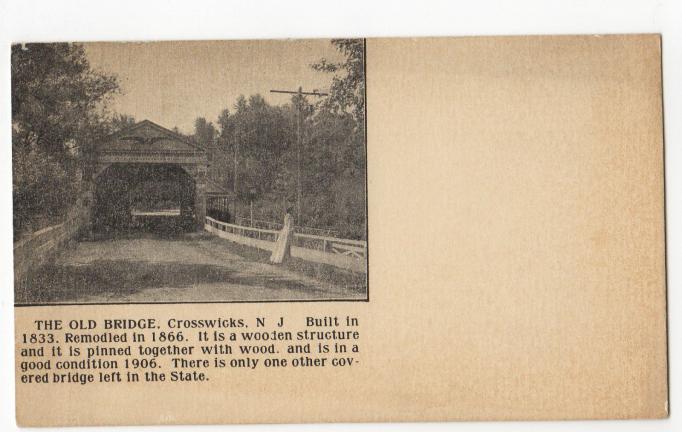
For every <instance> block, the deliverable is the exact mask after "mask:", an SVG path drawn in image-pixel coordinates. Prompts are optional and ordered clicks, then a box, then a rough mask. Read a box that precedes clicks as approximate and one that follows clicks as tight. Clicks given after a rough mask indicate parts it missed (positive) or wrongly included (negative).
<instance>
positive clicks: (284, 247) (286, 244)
mask: <svg viewBox="0 0 682 432" xmlns="http://www.w3.org/2000/svg"><path fill="white" fill-rule="evenodd" d="M293 239H294V217H293V216H292V215H291V212H290V209H287V212H286V214H285V215H284V226H283V227H282V231H280V233H279V236H277V242H275V247H274V248H273V250H272V255H270V262H271V263H273V264H281V263H282V262H284V260H286V259H287V258H288V257H289V256H290V253H291V242H292V241H293Z"/></svg>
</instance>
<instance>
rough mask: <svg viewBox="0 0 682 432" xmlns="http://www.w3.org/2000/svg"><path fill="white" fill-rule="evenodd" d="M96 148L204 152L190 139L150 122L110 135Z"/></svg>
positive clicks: (103, 149)
mask: <svg viewBox="0 0 682 432" xmlns="http://www.w3.org/2000/svg"><path fill="white" fill-rule="evenodd" d="M96 148H97V151H98V152H107V151H116V152H125V151H130V152H131V153H139V152H146V151H149V152H164V151H172V152H188V153H197V152H201V153H203V152H204V150H203V149H202V148H201V147H199V146H197V145H196V144H194V143H193V142H191V141H190V140H189V139H187V138H185V137H183V136H182V135H180V134H177V133H175V132H173V131H172V130H170V129H166V128H165V127H163V126H159V125H158V124H156V123H154V122H151V121H149V120H143V121H141V122H138V123H135V124H134V125H132V126H130V127H128V128H126V129H123V130H121V131H119V132H116V133H114V134H112V135H110V136H109V137H107V138H106V139H104V140H103V141H102V142H101V143H99V144H98V145H97V146H96Z"/></svg>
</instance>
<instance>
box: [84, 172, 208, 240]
mask: <svg viewBox="0 0 682 432" xmlns="http://www.w3.org/2000/svg"><path fill="white" fill-rule="evenodd" d="M195 189H196V185H195V182H194V180H193V179H192V177H191V176H190V175H189V174H188V173H187V172H185V171H184V170H183V169H182V167H180V166H178V165H174V164H112V165H110V166H109V167H108V168H106V169H105V170H104V171H103V172H102V173H101V174H100V175H99V176H97V179H96V180H95V197H94V198H95V199H94V203H93V215H92V227H93V231H94V232H95V233H98V234H112V233H122V232H131V231H155V232H162V233H177V232H180V231H190V230H193V229H194V228H195V226H194V225H195V224H194V221H195V218H196V216H195V213H196V209H195V197H194V194H195Z"/></svg>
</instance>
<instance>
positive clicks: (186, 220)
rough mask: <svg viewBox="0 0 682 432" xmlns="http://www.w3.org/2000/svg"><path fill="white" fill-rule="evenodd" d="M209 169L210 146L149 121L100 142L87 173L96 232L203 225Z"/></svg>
mask: <svg viewBox="0 0 682 432" xmlns="http://www.w3.org/2000/svg"><path fill="white" fill-rule="evenodd" d="M207 169H208V163H207V157H206V152H205V150H204V149H202V148H200V147H198V146H197V145H196V144H194V143H193V142H192V141H190V140H189V139H187V138H186V137H184V136H182V135H180V134H177V133H175V132H173V131H171V130H169V129H166V128H164V127H161V126H159V125H157V124H155V123H152V122H150V121H149V120H144V121H142V122H139V123H136V124H135V125H133V126H131V127H129V128H127V129H124V130H122V131H120V132H118V133H115V134H113V135H111V136H110V137H109V138H107V139H105V140H103V141H102V142H100V143H96V144H95V145H94V151H93V153H92V159H91V163H90V164H89V168H88V170H87V171H86V173H85V177H84V181H86V182H88V183H89V187H88V188H87V190H88V197H87V201H88V202H89V204H90V221H91V223H92V228H93V230H94V231H98V230H104V231H107V230H109V231H111V230H121V229H123V230H126V229H135V228H137V229H145V228H146V229H154V228H155V225H158V224H161V225H163V224H168V223H170V224H171V225H173V226H175V228H181V229H184V230H201V229H203V226H204V219H205V217H206V192H207V191H206V182H207V180H206V172H207Z"/></svg>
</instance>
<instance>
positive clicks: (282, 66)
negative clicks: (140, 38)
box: [85, 39, 341, 133]
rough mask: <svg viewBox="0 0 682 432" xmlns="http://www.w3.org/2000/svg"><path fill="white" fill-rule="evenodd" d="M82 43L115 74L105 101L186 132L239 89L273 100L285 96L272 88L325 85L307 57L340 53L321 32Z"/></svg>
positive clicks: (212, 117) (230, 101) (98, 65)
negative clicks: (114, 90)
mask: <svg viewBox="0 0 682 432" xmlns="http://www.w3.org/2000/svg"><path fill="white" fill-rule="evenodd" d="M85 49H86V53H87V56H88V60H89V61H90V65H91V66H92V67H93V68H94V69H95V70H100V71H102V72H106V73H109V74H115V75H117V76H118V78H119V82H120V86H121V90H122V92H121V94H119V95H116V96H115V97H114V99H113V100H112V103H111V105H110V109H112V110H113V111H115V112H117V113H120V114H128V115H132V116H133V117H134V118H135V120H137V121H141V120H145V119H147V120H151V121H153V122H155V123H157V124H159V125H161V126H164V127H166V128H169V129H172V128H173V127H175V126H177V127H178V128H179V129H180V131H181V132H183V133H192V132H193V130H194V120H195V119H196V118H197V117H205V118H206V119H207V120H208V121H212V122H213V123H216V119H217V118H218V115H219V114H220V112H222V110H223V109H225V108H229V109H230V111H233V109H232V108H233V106H234V103H235V101H236V100H237V97H238V96H239V95H240V94H243V95H245V96H247V97H248V96H249V95H252V94H256V93H260V94H261V95H262V96H263V97H265V99H266V100H267V101H268V102H270V103H271V104H273V105H280V104H285V103H288V102H289V101H290V100H291V98H290V96H288V95H284V94H273V93H270V90H271V89H280V90H297V89H298V87H299V86H302V87H303V90H304V91H311V90H313V89H318V90H322V91H324V90H328V89H329V86H330V83H331V78H332V77H331V74H327V73H322V72H317V71H314V70H313V69H312V68H310V64H311V63H315V62H317V61H319V60H320V59H321V58H327V59H328V60H331V61H338V60H340V59H341V56H340V54H339V53H338V51H336V49H335V48H334V47H333V46H332V45H331V43H330V41H329V40H328V39H311V40H260V41H186V42H116V43H111V42H105V43H101V42H95V43H86V44H85ZM311 102H312V101H311Z"/></svg>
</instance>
